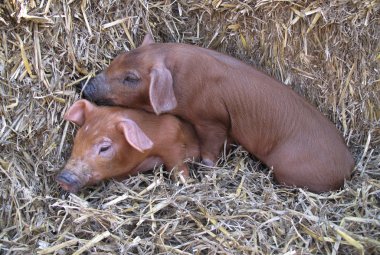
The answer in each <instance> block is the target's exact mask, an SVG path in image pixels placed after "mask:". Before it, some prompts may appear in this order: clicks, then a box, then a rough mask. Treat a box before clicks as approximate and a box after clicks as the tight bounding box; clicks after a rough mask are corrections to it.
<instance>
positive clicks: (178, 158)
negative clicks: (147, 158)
mask: <svg viewBox="0 0 380 255" xmlns="http://www.w3.org/2000/svg"><path fill="white" fill-rule="evenodd" d="M162 152H164V153H163V155H162V156H161V158H162V160H163V162H164V165H165V167H166V170H167V171H169V172H172V175H171V178H172V179H173V180H175V181H181V182H186V180H188V179H189V178H190V174H189V167H188V166H187V164H186V163H185V160H186V159H187V158H186V150H185V146H184V145H182V144H178V145H173V144H172V145H171V147H170V149H166V150H162Z"/></svg>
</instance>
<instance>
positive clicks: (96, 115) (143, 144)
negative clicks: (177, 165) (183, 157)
mask: <svg viewBox="0 0 380 255" xmlns="http://www.w3.org/2000/svg"><path fill="white" fill-rule="evenodd" d="M64 118H65V119H66V120H68V121H71V122H73V123H75V124H77V125H78V126H80V129H79V130H78V132H77V134H76V136H75V139H74V146H73V150H72V153H71V156H70V159H69V160H68V162H67V164H66V165H65V167H64V168H63V170H62V171H61V172H60V173H59V174H58V175H57V177H56V181H57V182H58V183H59V184H60V185H61V187H62V188H63V189H64V190H66V191H69V192H77V191H79V189H80V188H82V187H83V186H86V185H90V184H94V183H97V182H99V181H101V180H104V179H109V178H114V177H115V178H120V177H127V176H128V175H129V174H131V172H133V171H134V169H136V168H137V167H138V166H139V165H140V164H141V163H142V162H143V161H144V159H145V158H146V157H147V154H148V152H149V150H151V149H152V147H153V142H152V141H151V140H150V139H149V137H148V136H147V135H146V134H145V133H144V132H143V131H142V130H141V128H140V127H139V126H138V125H137V123H136V122H134V121H133V120H131V119H129V118H128V117H127V116H125V114H123V109H121V108H118V107H98V106H96V105H93V104H92V103H90V102H89V101H87V100H79V101H77V102H76V103H74V104H73V105H72V106H71V107H70V109H69V110H68V111H67V112H66V114H65V116H64Z"/></svg>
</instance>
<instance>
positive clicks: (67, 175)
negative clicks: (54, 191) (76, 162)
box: [56, 171, 79, 186]
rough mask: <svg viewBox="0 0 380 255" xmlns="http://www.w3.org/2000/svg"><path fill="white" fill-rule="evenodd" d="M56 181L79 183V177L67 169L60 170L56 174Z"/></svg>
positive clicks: (71, 183)
mask: <svg viewBox="0 0 380 255" xmlns="http://www.w3.org/2000/svg"><path fill="white" fill-rule="evenodd" d="M56 181H57V182H59V183H62V184H66V185H70V186H72V185H79V179H78V177H77V176H76V175H75V174H73V173H71V172H68V171H62V172H61V173H60V174H58V175H57V177H56Z"/></svg>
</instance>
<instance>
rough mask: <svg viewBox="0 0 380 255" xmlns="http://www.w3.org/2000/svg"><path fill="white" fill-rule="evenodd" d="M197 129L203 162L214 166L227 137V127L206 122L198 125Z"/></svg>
mask: <svg viewBox="0 0 380 255" xmlns="http://www.w3.org/2000/svg"><path fill="white" fill-rule="evenodd" d="M195 129H196V131H197V134H198V137H199V140H200V149H201V156H202V162H203V164H205V165H207V166H214V165H215V163H216V161H217V159H218V156H219V154H220V151H221V150H222V148H223V144H224V141H225V140H226V138H227V130H226V128H225V127H224V126H222V125H215V124H214V123H204V124H201V125H196V126H195Z"/></svg>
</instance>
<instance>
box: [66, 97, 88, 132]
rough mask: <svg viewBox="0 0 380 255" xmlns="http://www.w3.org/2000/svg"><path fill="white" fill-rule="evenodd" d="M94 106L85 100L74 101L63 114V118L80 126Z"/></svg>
mask: <svg viewBox="0 0 380 255" xmlns="http://www.w3.org/2000/svg"><path fill="white" fill-rule="evenodd" d="M94 107H95V106H94V105H93V104H92V103H90V102H89V101H87V100H85V99H81V100H78V101H76V102H75V103H74V104H73V105H72V106H71V107H70V108H69V109H68V110H67V112H66V113H65V116H63V118H64V119H65V120H68V121H71V122H73V123H75V124H77V125H78V126H82V125H83V124H84V122H85V121H86V116H87V115H88V113H89V112H91V111H92V110H93V109H94Z"/></svg>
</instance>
